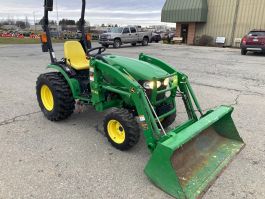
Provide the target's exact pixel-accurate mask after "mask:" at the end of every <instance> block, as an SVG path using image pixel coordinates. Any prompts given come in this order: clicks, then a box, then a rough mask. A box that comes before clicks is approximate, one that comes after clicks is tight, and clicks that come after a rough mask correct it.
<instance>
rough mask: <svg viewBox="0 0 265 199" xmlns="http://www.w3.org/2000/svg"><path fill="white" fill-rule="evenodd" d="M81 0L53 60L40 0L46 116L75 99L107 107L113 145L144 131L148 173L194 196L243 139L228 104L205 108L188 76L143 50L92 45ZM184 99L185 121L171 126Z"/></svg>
mask: <svg viewBox="0 0 265 199" xmlns="http://www.w3.org/2000/svg"><path fill="white" fill-rule="evenodd" d="M85 7H86V1H85V0H82V14H81V20H80V21H81V29H82V30H81V31H82V38H80V41H66V42H65V44H64V57H63V59H61V60H57V58H56V56H55V53H54V50H53V47H52V42H51V36H50V31H49V17H48V14H49V11H52V10H53V0H45V1H44V25H43V29H44V32H43V34H42V35H41V41H42V50H43V52H49V54H50V58H51V64H49V65H48V68H50V69H54V70H55V72H51V73H45V74H42V75H40V76H39V78H38V80H37V87H36V88H37V98H38V102H39V105H40V108H41V110H42V112H43V113H44V115H45V116H46V118H47V119H49V120H51V121H60V120H64V119H66V118H68V117H69V116H70V115H71V114H73V111H74V109H75V104H76V102H77V101H78V102H79V103H82V104H85V105H90V106H93V107H95V109H96V110H97V111H105V110H111V111H107V114H106V116H105V119H104V122H103V123H104V131H105V135H106V137H107V139H108V141H109V142H110V144H111V145H112V146H114V147H115V148H117V149H119V150H128V149H130V148H132V147H133V146H134V145H136V144H137V142H138V141H139V137H140V136H144V137H145V141H146V145H147V148H148V149H149V150H150V152H151V154H152V156H151V158H150V160H149V162H148V163H147V165H146V167H145V173H146V175H147V176H148V177H149V178H150V180H151V181H152V182H153V183H154V184H155V185H156V186H158V187H160V188H161V189H162V190H164V191H165V192H167V193H168V194H170V195H172V196H174V197H176V198H180V199H184V198H198V197H200V196H201V195H202V194H203V193H204V192H205V190H206V189H207V188H208V187H209V185H210V184H211V183H212V181H213V180H215V179H216V178H217V176H218V175H219V174H220V173H221V171H222V170H223V169H224V168H225V167H226V166H227V165H228V164H229V162H230V161H231V160H232V159H233V158H234V156H235V155H236V154H238V153H239V152H240V151H241V149H242V148H243V146H244V142H243V140H242V139H241V138H240V136H239V134H238V132H237V129H236V127H235V125H234V123H233V120H232V118H231V114H232V112H233V108H232V107H229V106H220V107H219V108H217V109H215V110H210V111H208V112H207V113H203V111H202V109H201V107H200V105H199V103H198V100H197V99H196V96H195V94H194V92H193V90H192V87H191V85H190V83H189V80H188V77H187V76H186V75H185V74H183V73H181V72H179V71H177V70H176V69H175V68H174V67H172V66H170V65H169V64H166V63H165V62H163V61H161V60H159V59H157V58H155V57H151V56H148V55H145V54H140V55H139V59H131V58H127V57H122V56H118V55H111V54H104V52H105V50H106V49H105V48H104V47H98V48H91V42H90V38H91V37H90V36H89V35H86V34H85V30H84V16H85ZM176 99H180V100H182V101H183V104H184V106H185V109H186V112H187V117H188V121H186V122H184V123H182V124H179V125H177V126H176V127H171V129H172V130H166V129H167V127H169V126H170V125H171V124H173V122H174V120H175V118H176V116H177V114H176V112H177V109H178V108H177V107H176Z"/></svg>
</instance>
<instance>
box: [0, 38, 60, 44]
mask: <svg viewBox="0 0 265 199" xmlns="http://www.w3.org/2000/svg"><path fill="white" fill-rule="evenodd" d="M52 41H53V42H54V43H63V42H65V40H60V39H53V40H52ZM39 43H40V39H30V38H24V39H20V38H3V37H0V44H39Z"/></svg>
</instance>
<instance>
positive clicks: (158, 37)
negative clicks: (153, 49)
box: [151, 33, 162, 43]
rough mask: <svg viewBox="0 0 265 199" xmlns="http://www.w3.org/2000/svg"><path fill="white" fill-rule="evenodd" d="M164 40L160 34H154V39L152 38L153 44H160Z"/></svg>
mask: <svg viewBox="0 0 265 199" xmlns="http://www.w3.org/2000/svg"><path fill="white" fill-rule="evenodd" d="M161 40H162V37H161V35H160V34H157V33H152V38H151V42H156V43H158V42H160V41H161Z"/></svg>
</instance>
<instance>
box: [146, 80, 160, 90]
mask: <svg viewBox="0 0 265 199" xmlns="http://www.w3.org/2000/svg"><path fill="white" fill-rule="evenodd" d="M161 85H162V83H161V82H160V81H157V82H156V86H157V88H160V87H161ZM144 88H146V89H154V88H155V82H154V81H150V82H145V83H144Z"/></svg>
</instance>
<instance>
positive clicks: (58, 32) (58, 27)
mask: <svg viewBox="0 0 265 199" xmlns="http://www.w3.org/2000/svg"><path fill="white" fill-rule="evenodd" d="M55 2H56V14H57V36H58V37H59V14H58V0H56V1H55Z"/></svg>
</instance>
